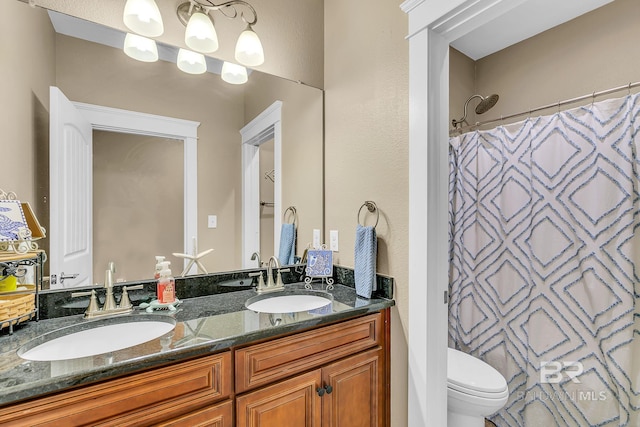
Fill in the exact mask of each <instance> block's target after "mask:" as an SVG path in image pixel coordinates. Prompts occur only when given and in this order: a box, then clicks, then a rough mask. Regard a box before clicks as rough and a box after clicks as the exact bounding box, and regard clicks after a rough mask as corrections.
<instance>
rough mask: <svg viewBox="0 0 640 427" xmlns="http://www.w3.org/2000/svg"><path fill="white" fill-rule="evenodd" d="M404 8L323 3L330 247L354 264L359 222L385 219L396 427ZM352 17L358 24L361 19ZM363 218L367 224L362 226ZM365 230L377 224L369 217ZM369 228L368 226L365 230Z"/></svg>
mask: <svg viewBox="0 0 640 427" xmlns="http://www.w3.org/2000/svg"><path fill="white" fill-rule="evenodd" d="M399 4H400V3H399V2H396V1H376V2H371V1H367V0H350V1H343V0H325V32H324V34H325V42H324V46H325V59H324V60H325V67H324V74H325V132H326V133H325V151H326V156H325V158H326V165H325V176H326V178H325V212H326V217H325V222H326V228H325V236H324V240H325V242H328V236H329V230H338V231H339V233H340V251H339V252H338V253H337V254H336V260H337V261H336V262H337V263H339V264H341V265H344V266H353V264H354V241H355V229H356V224H357V222H356V216H357V213H358V209H359V208H360V206H361V205H362V204H363V203H364V201H365V200H373V201H374V202H376V204H377V205H378V208H379V210H380V222H379V224H378V227H377V235H378V258H377V262H378V271H379V272H380V273H383V274H389V275H391V276H394V277H395V279H396V289H395V300H396V304H397V305H396V307H394V308H393V309H392V313H393V316H392V334H391V342H392V350H391V371H392V374H391V377H392V384H391V390H392V391H391V396H392V402H391V405H392V410H391V413H392V422H391V424H392V425H393V426H403V425H406V424H407V342H406V340H407V330H408V324H407V321H408V298H409V295H408V293H407V292H408V286H407V281H408V264H407V258H408V251H407V247H408V239H409V230H408V226H409V215H408V206H409V203H408V195H409V193H408V192H409V189H408V186H409V181H408V173H409V171H408V162H409V147H408V143H409V134H408V131H409V121H408V109H409V95H408V90H409V89H408V86H409V78H408V69H409V47H408V42H407V41H406V40H405V39H404V37H405V36H406V35H407V29H408V26H407V16H406V15H405V14H404V13H403V12H402V11H401V10H400V8H399ZM354 17H359V18H357V19H355V18H354ZM364 211H366V209H363V219H364ZM367 218H368V220H369V221H370V220H371V215H369V216H368V217H367ZM367 224H370V223H369V222H367Z"/></svg>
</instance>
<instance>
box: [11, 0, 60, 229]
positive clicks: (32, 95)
mask: <svg viewBox="0 0 640 427" xmlns="http://www.w3.org/2000/svg"><path fill="white" fill-rule="evenodd" d="M27 28H28V29H29V31H25V29H27ZM53 34H54V33H53V28H52V27H51V23H50V22H49V18H48V16H47V14H46V13H45V12H44V11H42V10H39V9H32V8H30V7H28V6H26V5H25V4H24V3H19V2H17V1H2V2H0V96H1V98H2V101H1V102H0V135H2V137H1V140H0V159H2V177H1V178H0V189H3V190H4V191H14V192H15V193H16V194H17V195H18V197H19V198H20V199H21V200H24V201H28V202H30V203H31V205H32V207H33V208H34V209H35V213H36V216H37V217H38V219H39V220H40V221H41V222H42V224H47V223H48V220H47V219H48V218H47V217H48V214H47V212H48V207H47V206H46V205H43V200H42V198H41V197H40V196H42V194H43V193H45V192H46V191H47V190H48V188H39V187H38V184H39V182H41V181H40V180H38V176H39V174H40V173H42V172H44V173H45V176H47V172H48V169H47V170H44V171H43V169H42V168H41V167H38V165H48V161H49V160H48V155H47V152H48V151H47V150H46V148H47V147H48V144H49V113H48V111H49V86H50V85H51V84H53V83H54V82H55V52H56V49H55V43H54V39H53ZM17 40H20V43H16V41H17ZM43 148H44V149H45V150H43ZM45 194H46V193H45Z"/></svg>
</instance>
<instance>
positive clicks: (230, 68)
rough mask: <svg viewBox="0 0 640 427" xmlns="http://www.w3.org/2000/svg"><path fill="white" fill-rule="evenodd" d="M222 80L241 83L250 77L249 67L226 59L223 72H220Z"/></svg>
mask: <svg viewBox="0 0 640 427" xmlns="http://www.w3.org/2000/svg"><path fill="white" fill-rule="evenodd" d="M220 76H221V77H222V80H224V81H225V82H227V83H231V84H232V85H241V84H243V83H246V82H247V80H248V79H249V78H248V77H247V69H246V68H244V67H243V66H242V65H238V64H233V63H231V62H227V61H225V62H224V64H222V72H221V73H220Z"/></svg>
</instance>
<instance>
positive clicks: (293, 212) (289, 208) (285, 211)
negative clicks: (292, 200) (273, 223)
mask: <svg viewBox="0 0 640 427" xmlns="http://www.w3.org/2000/svg"><path fill="white" fill-rule="evenodd" d="M289 211H291V214H292V215H293V224H294V225H295V224H296V223H297V222H298V211H296V207H295V206H289V207H288V208H287V209H285V210H284V213H283V214H282V220H283V221H284V222H287V220H286V218H287V212H289Z"/></svg>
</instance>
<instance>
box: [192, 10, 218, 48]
mask: <svg viewBox="0 0 640 427" xmlns="http://www.w3.org/2000/svg"><path fill="white" fill-rule="evenodd" d="M184 42H185V43H186V44H187V46H189V47H190V48H191V49H193V50H196V51H198V52H204V53H211V52H215V51H216V50H218V34H217V33H216V29H215V27H214V26H213V22H212V21H211V19H210V18H209V16H207V15H205V14H204V13H202V12H194V13H193V15H191V18H189V22H188V23H187V29H186V30H185V32H184Z"/></svg>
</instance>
